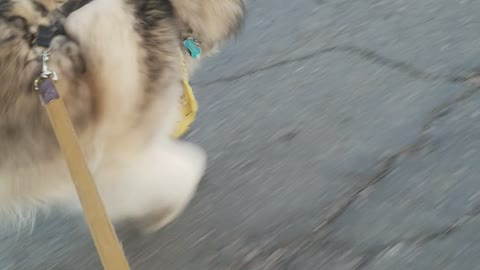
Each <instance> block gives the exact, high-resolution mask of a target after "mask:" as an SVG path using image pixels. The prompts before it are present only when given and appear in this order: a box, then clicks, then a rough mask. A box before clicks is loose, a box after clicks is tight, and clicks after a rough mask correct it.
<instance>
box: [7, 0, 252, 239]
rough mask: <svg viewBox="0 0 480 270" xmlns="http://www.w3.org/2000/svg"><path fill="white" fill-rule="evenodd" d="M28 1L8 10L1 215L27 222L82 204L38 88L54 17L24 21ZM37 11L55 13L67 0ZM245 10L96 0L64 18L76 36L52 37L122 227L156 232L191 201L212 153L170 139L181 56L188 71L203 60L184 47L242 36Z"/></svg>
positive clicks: (209, 0) (92, 159)
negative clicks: (54, 208) (41, 38)
mask: <svg viewBox="0 0 480 270" xmlns="http://www.w3.org/2000/svg"><path fill="white" fill-rule="evenodd" d="M29 1H30V0H12V4H11V6H13V7H15V8H11V6H10V7H5V8H4V9H3V10H2V8H1V7H0V17H3V18H2V20H1V21H0V69H1V73H0V153H1V154H0V211H1V212H0V215H3V216H4V217H7V218H9V219H12V218H17V221H18V220H20V221H21V220H26V219H27V220H28V219H30V218H31V216H33V215H35V214H36V212H37V211H36V210H38V209H40V208H42V207H49V206H51V205H54V204H60V205H62V206H66V207H68V208H72V209H75V208H77V209H78V207H79V204H78V200H77V197H76V194H75V190H74V188H73V185H72V184H71V181H70V178H69V174H68V171H67V169H66V166H65V164H64V161H63V159H62V155H61V153H60V151H59V149H58V146H57V144H56V142H55V139H54V135H53V133H52V130H51V128H50V126H49V123H48V119H47V116H46V114H45V112H44V110H43V108H42V106H41V104H40V102H39V101H38V97H37V96H36V94H35V93H32V91H31V84H32V82H33V80H34V78H35V77H36V76H38V74H39V66H40V63H39V61H38V59H39V58H38V52H39V48H35V46H31V40H30V38H29V35H34V34H35V33H34V32H35V30H36V29H37V27H36V26H37V25H38V24H42V22H41V20H43V18H44V17H42V16H39V17H35V16H33V15H31V14H30V13H29V14H30V15H25V14H27V12H26V10H28V8H26V9H25V8H22V7H23V6H27V7H29V6H28V2H29ZM31 1H33V0H31ZM159 2H162V3H161V4H159ZM36 3H37V4H38V3H40V4H41V6H42V7H43V8H44V9H47V10H48V11H52V10H53V9H54V8H52V6H55V7H56V5H57V4H58V3H52V1H50V0H44V1H37V2H36ZM37 4H36V5H37ZM22 5H23V6H22ZM170 5H171V6H170ZM170 8H172V12H173V13H169V10H170ZM22 10H23V11H22ZM37 10H38V8H37ZM43 13H45V12H43ZM243 14H244V6H243V3H242V1H241V0H222V1H219V0H171V1H167V0H165V1H155V0H93V1H91V2H90V3H88V4H86V5H84V6H83V7H81V8H79V9H78V10H76V11H74V12H73V13H72V14H70V15H68V16H67V17H66V19H65V24H64V27H65V30H66V33H67V36H68V37H66V36H58V37H56V38H55V39H54V40H53V42H52V45H51V48H50V50H51V52H52V55H51V61H50V63H49V64H50V65H49V67H50V69H52V70H54V71H56V72H57V73H58V75H59V78H60V80H59V81H58V82H57V87H58V89H59V91H60V93H61V95H62V97H63V98H64V100H65V102H66V105H67V108H68V110H69V114H70V116H71V118H72V120H73V122H74V125H75V128H76V131H77V133H78V135H79V138H80V142H81V145H82V147H83V150H84V152H85V155H86V158H87V160H88V163H89V166H90V169H91V170H92V172H93V175H94V178H95V179H96V182H97V186H98V188H99V191H100V194H101V196H102V199H103V200H104V203H105V205H106V208H107V212H108V214H109V215H110V217H111V219H112V220H113V221H114V222H119V221H134V222H136V223H137V224H139V225H141V229H143V230H145V231H147V232H151V231H155V230H157V229H160V228H161V227H163V226H164V225H166V224H168V223H169V222H171V221H172V220H173V219H174V218H176V217H177V216H178V215H179V214H180V213H181V212H182V210H183V209H184V208H185V207H186V205H187V204H188V203H189V201H190V200H191V198H192V197H193V195H194V193H195V191H196V188H197V185H198V183H199V181H200V179H201V178H202V176H203V174H204V172H205V166H206V154H205V153H204V151H203V150H202V149H201V148H200V147H198V146H196V145H193V144H190V143H187V142H182V141H177V140H174V139H172V138H171V134H172V132H173V130H174V127H175V124H176V122H177V121H178V120H179V119H180V117H181V116H180V111H179V109H180V106H179V105H180V100H181V95H182V93H183V88H182V79H183V77H182V76H183V73H182V66H181V57H180V53H182V54H184V58H185V59H187V65H188V67H189V68H190V69H193V66H194V65H195V64H196V63H197V62H198V61H194V60H193V59H191V58H190V56H189V55H188V54H187V53H186V52H185V51H184V50H182V48H181V40H182V38H186V37H189V36H192V37H194V38H196V39H198V40H200V41H201V45H200V46H201V48H202V49H203V51H204V55H208V54H209V53H210V52H212V51H213V50H214V49H215V48H216V47H218V46H219V45H220V44H221V43H222V42H223V41H225V40H226V39H227V38H228V37H230V36H231V35H232V34H234V33H235V31H236V30H237V28H238V27H239V26H240V23H241V21H242V18H243ZM43 15H45V14H43ZM18 17H21V18H23V19H22V20H20V21H18V20H17V19H18ZM9 18H10V19H9ZM40 18H42V19H40ZM1 219H4V218H1Z"/></svg>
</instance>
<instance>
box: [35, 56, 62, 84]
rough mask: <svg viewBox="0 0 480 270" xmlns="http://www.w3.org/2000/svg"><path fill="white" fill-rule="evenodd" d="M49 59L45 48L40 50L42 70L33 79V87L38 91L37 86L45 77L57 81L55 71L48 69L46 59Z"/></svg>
mask: <svg viewBox="0 0 480 270" xmlns="http://www.w3.org/2000/svg"><path fill="white" fill-rule="evenodd" d="M49 59H50V52H49V51H48V50H45V51H43V52H42V72H41V73H40V76H38V78H37V79H36V80H35V82H34V83H33V87H34V89H35V90H36V91H38V87H39V85H40V83H41V82H42V81H43V80H45V79H48V78H50V79H52V81H58V76H57V73H56V72H55V71H51V70H49V69H48V60H49Z"/></svg>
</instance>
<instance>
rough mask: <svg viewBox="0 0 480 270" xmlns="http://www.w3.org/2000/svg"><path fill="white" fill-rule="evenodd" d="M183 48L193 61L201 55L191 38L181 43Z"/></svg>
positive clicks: (200, 50) (199, 49)
mask: <svg viewBox="0 0 480 270" xmlns="http://www.w3.org/2000/svg"><path fill="white" fill-rule="evenodd" d="M183 46H185V48H187V50H188V53H189V54H190V56H192V57H193V58H194V59H197V58H198V57H200V55H201V54H202V49H201V48H200V47H199V46H198V45H197V43H196V42H195V40H194V39H193V38H187V39H186V40H185V41H183Z"/></svg>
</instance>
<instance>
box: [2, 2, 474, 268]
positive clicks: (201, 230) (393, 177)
mask: <svg viewBox="0 0 480 270" xmlns="http://www.w3.org/2000/svg"><path fill="white" fill-rule="evenodd" d="M248 10H249V18H248V21H247V24H246V28H245V30H244V33H243V34H242V35H241V36H239V38H238V39H237V40H235V41H234V42H232V43H230V44H228V46H227V47H226V50H225V51H224V52H223V53H221V54H220V55H219V56H216V57H215V58H213V59H211V60H209V61H207V62H206V63H205V65H204V67H203V69H202V70H201V71H200V72H199V73H198V74H197V75H196V76H195V79H194V81H193V86H194V88H195V89H196V91H197V95H198V98H199V102H200V109H201V112H200V116H199V119H198V121H197V122H196V124H195V128H194V130H193V132H192V133H191V134H190V136H189V137H188V139H189V140H191V141H195V142H197V143H199V144H201V145H202V146H204V147H205V148H206V149H207V151H208V153H209V156H210V165H209V170H208V174H207V177H206V178H205V180H204V182H203V183H202V185H201V187H200V191H199V192H198V195H197V197H196V199H195V201H194V202H193V203H192V204H191V205H190V207H189V208H188V210H187V211H186V212H185V214H184V215H182V217H181V218H180V219H179V220H177V221H176V222H175V223H173V224H171V225H169V226H168V227H167V228H166V229H164V230H162V231H160V232H158V233H157V234H154V235H150V236H146V237H145V236H144V237H140V236H138V235H135V234H134V233H133V232H132V231H131V230H130V228H128V227H126V226H124V227H120V228H119V233H120V237H121V238H122V240H123V242H124V246H125V249H126V251H127V254H128V256H129V259H130V261H131V263H132V265H133V269H139V270H143V269H145V270H146V269H148V270H151V269H162V270H223V269H232V270H235V269H239V270H240V269H241V270H243V269H246V270H255V269H262V270H263V269H265V270H270V269H271V270H283V269H285V270H317V269H318V270H397V269H398V270H410V269H411V270H447V269H455V270H476V269H480V257H479V256H478V254H479V253H480V234H479V233H478V232H479V231H480V218H478V217H477V216H478V215H479V214H480V179H478V178H479V176H478V175H479V174H480V167H479V166H478V164H480V151H479V149H480V121H479V120H480V92H479V91H478V89H479V87H478V86H479V85H480V79H478V78H477V76H475V72H476V71H477V67H478V65H479V63H480V31H479V29H480V16H478V12H479V11H480V1H477V0H358V1H350V0H333V1H332V0H315V1H313V0H307V1H291V0H262V1H260V0H250V1H249V2H248ZM477 92H479V93H477ZM0 269H1V270H13V269H14V270H30V269H35V270H47V269H48V270H63V269H65V270H70V269H71V270H90V269H100V265H99V261H98V259H97V258H96V254H95V250H94V247H93V244H92V242H91V240H90V238H89V235H88V231H87V229H86V226H85V225H84V223H83V221H82V218H81V217H72V216H65V215H62V214H60V213H56V212H53V213H52V214H51V215H49V216H48V217H40V218H39V220H38V222H37V225H36V226H35V228H34V229H33V231H32V232H31V233H30V232H24V233H12V232H8V231H6V230H3V231H2V232H0Z"/></svg>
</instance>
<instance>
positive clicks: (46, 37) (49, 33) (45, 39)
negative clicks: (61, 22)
mask: <svg viewBox="0 0 480 270" xmlns="http://www.w3.org/2000/svg"><path fill="white" fill-rule="evenodd" d="M54 36H55V27H54V26H44V25H40V27H39V28H38V34H37V45H38V46H41V47H45V48H48V47H50V43H51V42H52V39H53V37H54Z"/></svg>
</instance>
